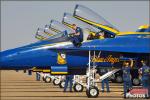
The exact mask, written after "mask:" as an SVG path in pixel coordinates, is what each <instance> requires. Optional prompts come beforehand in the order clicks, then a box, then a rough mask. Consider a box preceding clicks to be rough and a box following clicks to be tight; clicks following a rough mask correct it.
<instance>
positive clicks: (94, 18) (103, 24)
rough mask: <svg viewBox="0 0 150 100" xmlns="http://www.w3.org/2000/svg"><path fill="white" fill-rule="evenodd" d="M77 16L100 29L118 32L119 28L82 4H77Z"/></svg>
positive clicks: (75, 12) (75, 10) (75, 13)
mask: <svg viewBox="0 0 150 100" xmlns="http://www.w3.org/2000/svg"><path fill="white" fill-rule="evenodd" d="M73 16H75V17H76V18H78V19H80V20H82V21H84V22H86V23H88V24H90V25H93V26H95V27H97V28H98V29H100V30H103V31H107V32H109V33H111V34H118V32H119V31H118V30H117V29H116V28H115V27H114V26H113V25H112V24H111V23H109V22H108V21H107V20H105V19H104V18H103V17H102V16H100V15H98V14H97V13H95V12H94V11H93V10H91V9H89V8H87V7H85V6H82V5H76V6H75V9H74V14H73Z"/></svg>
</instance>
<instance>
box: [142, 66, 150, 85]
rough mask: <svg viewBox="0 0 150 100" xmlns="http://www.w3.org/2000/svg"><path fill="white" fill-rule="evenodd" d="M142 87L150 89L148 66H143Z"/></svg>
mask: <svg viewBox="0 0 150 100" xmlns="http://www.w3.org/2000/svg"><path fill="white" fill-rule="evenodd" d="M141 71H142V79H141V81H142V86H143V88H149V86H150V83H149V77H150V68H149V67H148V66H146V65H144V66H142V70H141Z"/></svg>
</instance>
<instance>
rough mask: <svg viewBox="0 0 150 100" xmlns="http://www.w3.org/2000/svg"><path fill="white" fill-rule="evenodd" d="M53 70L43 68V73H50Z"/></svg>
mask: <svg viewBox="0 0 150 100" xmlns="http://www.w3.org/2000/svg"><path fill="white" fill-rule="evenodd" d="M50 72H51V70H50V69H43V73H50Z"/></svg>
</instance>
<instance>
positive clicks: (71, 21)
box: [62, 13, 98, 32]
mask: <svg viewBox="0 0 150 100" xmlns="http://www.w3.org/2000/svg"><path fill="white" fill-rule="evenodd" d="M62 23H64V24H65V25H67V26H69V27H72V24H76V25H77V26H78V27H80V28H82V29H84V30H85V29H88V30H90V31H93V32H97V31H98V29H97V28H95V27H93V26H91V25H89V24H86V23H85V22H83V21H81V20H78V19H76V18H74V17H73V16H72V14H70V13H64V16H63V20H62Z"/></svg>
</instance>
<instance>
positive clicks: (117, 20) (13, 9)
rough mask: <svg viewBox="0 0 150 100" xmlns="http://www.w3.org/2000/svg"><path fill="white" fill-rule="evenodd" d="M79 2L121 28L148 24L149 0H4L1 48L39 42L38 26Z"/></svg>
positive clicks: (60, 16)
mask: <svg viewBox="0 0 150 100" xmlns="http://www.w3.org/2000/svg"><path fill="white" fill-rule="evenodd" d="M76 4H81V5H84V6H86V7H88V8H90V9H92V10H93V11H95V12H96V13H98V14H99V15H101V16H103V17H104V18H105V19H106V20H108V21H109V22H110V23H111V24H112V25H114V26H115V27H116V28H117V29H119V30H120V31H136V29H137V28H138V27H139V26H140V25H143V24H149V1H128V0H127V1H1V50H2V51H3V50H7V49H11V48H16V47H20V46H24V45H27V44H30V43H33V42H36V41H37V39H36V38H35V33H36V31H37V28H38V27H40V28H44V26H45V25H46V24H49V23H50V20H51V19H55V20H58V21H60V22H61V21H62V17H63V13H64V12H69V13H73V10H74V7H75V5H76Z"/></svg>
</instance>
